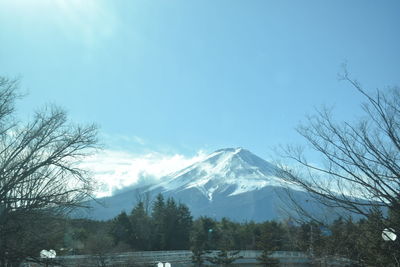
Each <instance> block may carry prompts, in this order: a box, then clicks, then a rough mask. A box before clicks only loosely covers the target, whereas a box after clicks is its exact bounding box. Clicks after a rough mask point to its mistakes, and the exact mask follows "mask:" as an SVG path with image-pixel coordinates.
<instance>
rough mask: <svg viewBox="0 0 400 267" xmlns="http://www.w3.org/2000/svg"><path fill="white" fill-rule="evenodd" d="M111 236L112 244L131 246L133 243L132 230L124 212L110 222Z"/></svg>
mask: <svg viewBox="0 0 400 267" xmlns="http://www.w3.org/2000/svg"><path fill="white" fill-rule="evenodd" d="M110 233H111V236H112V237H113V240H114V244H115V245H118V243H120V242H122V243H126V244H130V245H132V243H133V230H132V225H131V222H130V221H129V218H128V215H126V212H125V211H123V212H121V213H120V214H119V215H118V216H117V217H116V218H115V219H114V220H113V222H112V227H111V231H110Z"/></svg>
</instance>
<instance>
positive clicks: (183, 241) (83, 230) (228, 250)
mask: <svg viewBox="0 0 400 267" xmlns="http://www.w3.org/2000/svg"><path fill="white" fill-rule="evenodd" d="M147 210H148V211H147V212H146V204H145V203H144V202H142V201H140V202H138V203H137V204H136V205H135V206H134V207H133V209H132V210H131V211H130V212H125V211H123V212H121V213H120V214H118V215H117V216H116V217H115V218H113V219H111V220H108V221H93V220H87V219H74V220H72V219H68V222H67V227H66V228H65V229H62V230H60V232H64V233H68V236H69V237H70V239H69V240H66V239H65V238H63V239H60V240H59V241H58V242H59V243H57V242H56V243H54V246H53V247H55V248H58V251H61V250H60V248H61V247H62V248H64V250H63V252H61V253H64V254H92V255H104V254H105V253H111V252H126V251H146V250H148V251H152V250H191V251H192V252H193V259H192V260H193V262H194V263H196V264H198V266H201V263H204V262H205V261H206V260H207V261H209V262H214V263H218V264H228V263H230V262H233V261H234V260H236V259H237V256H236V252H238V251H241V250H261V251H262V256H261V257H260V258H259V259H258V260H259V261H260V262H263V263H265V264H268V265H267V266H274V264H277V262H276V261H275V260H274V259H273V258H271V254H272V253H273V252H274V251H300V252H304V253H307V254H309V255H311V254H312V256H313V257H315V258H316V259H317V258H322V257H325V256H330V257H341V258H347V259H350V260H352V266H391V264H395V262H396V259H397V257H398V253H399V250H398V248H399V243H398V241H393V242H390V241H388V242H387V241H384V240H383V238H382V232H381V231H376V229H377V228H378V227H379V226H377V224H378V223H379V218H380V216H382V215H381V214H380V213H381V211H379V210H376V211H374V212H371V214H372V215H371V216H369V217H368V218H365V219H361V220H358V221H353V220H352V219H351V218H343V217H338V218H337V219H336V220H334V221H333V222H331V223H330V224H325V225H322V224H320V223H318V222H295V221H294V220H291V219H287V220H283V221H265V222H253V221H249V222H234V221H231V220H229V219H228V218H222V219H221V220H217V219H214V218H210V217H199V218H196V219H193V217H192V216H191V214H190V210H189V208H188V207H187V206H186V205H185V204H183V203H179V202H177V201H176V200H175V199H173V198H168V199H164V197H163V196H162V195H161V194H160V195H158V196H157V197H156V198H155V200H154V201H153V203H152V205H151V207H150V208H148V209H147ZM215 250H217V251H219V253H218V255H214V256H212V257H210V256H209V254H208V252H209V251H215ZM394 266H395V265H394Z"/></svg>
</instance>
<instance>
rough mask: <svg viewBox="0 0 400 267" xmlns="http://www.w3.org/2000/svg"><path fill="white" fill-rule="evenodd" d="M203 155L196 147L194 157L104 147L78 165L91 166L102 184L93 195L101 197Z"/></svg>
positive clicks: (179, 168) (158, 177) (160, 175)
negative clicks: (196, 150) (141, 152)
mask: <svg viewBox="0 0 400 267" xmlns="http://www.w3.org/2000/svg"><path fill="white" fill-rule="evenodd" d="M205 156H206V154H205V153H204V152H203V151H199V152H198V153H197V154H196V155H195V156H193V157H187V156H184V155H181V154H163V153H159V152H150V153H146V154H140V155H137V154H133V153H130V152H126V151H116V150H103V151H101V152H99V153H97V154H96V155H93V156H91V157H88V158H86V159H85V160H84V162H83V163H82V164H81V167H82V168H85V169H87V170H90V171H91V172H92V173H93V176H94V178H95V179H96V181H98V182H99V183H100V184H101V186H100V188H99V189H98V191H97V192H96V195H97V196H98V197H101V196H109V195H111V194H112V193H113V192H115V191H118V190H121V189H122V188H124V187H127V186H131V185H134V184H136V183H137V182H138V181H139V179H140V180H141V181H143V180H146V179H153V180H154V179H156V180H158V179H162V177H164V176H166V175H168V174H170V173H173V172H176V171H178V170H181V169H182V168H185V167H187V166H189V165H190V164H193V163H195V162H197V161H199V160H202V159H204V158H205Z"/></svg>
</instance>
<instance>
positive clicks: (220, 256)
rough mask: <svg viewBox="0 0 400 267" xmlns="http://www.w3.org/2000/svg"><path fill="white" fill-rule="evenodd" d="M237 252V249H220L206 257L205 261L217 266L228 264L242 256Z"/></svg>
mask: <svg viewBox="0 0 400 267" xmlns="http://www.w3.org/2000/svg"><path fill="white" fill-rule="evenodd" d="M239 252H240V251H239V250H237V251H228V250H226V249H221V250H220V251H219V252H218V253H217V255H215V256H209V257H207V261H209V262H211V263H213V264H217V265H219V266H230V265H231V264H232V263H233V262H234V261H236V260H237V259H241V258H242V257H241V256H238V254H239Z"/></svg>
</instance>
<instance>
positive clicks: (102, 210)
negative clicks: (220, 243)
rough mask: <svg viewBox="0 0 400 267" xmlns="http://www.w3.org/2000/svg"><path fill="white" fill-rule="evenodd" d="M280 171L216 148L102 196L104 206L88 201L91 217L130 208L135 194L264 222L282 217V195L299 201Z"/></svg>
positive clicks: (195, 211) (198, 212)
mask: <svg viewBox="0 0 400 267" xmlns="http://www.w3.org/2000/svg"><path fill="white" fill-rule="evenodd" d="M282 175H284V172H283V171H282V170H281V169H279V168H278V167H276V166H275V165H273V164H271V163H269V162H267V161H265V160H263V159H261V158H260V157H258V156H256V155H254V154H253V153H251V152H250V151H248V150H246V149H243V148H226V149H220V150H217V151H215V152H213V153H211V154H210V155H208V156H207V157H206V158H205V159H204V160H202V161H199V162H197V163H194V164H192V165H190V166H188V167H186V168H183V169H182V170H180V171H178V172H176V173H172V174H170V175H168V176H167V177H164V179H162V181H163V182H161V183H158V184H154V185H152V186H147V187H140V185H138V186H137V187H136V188H133V189H131V190H129V191H126V192H124V193H121V194H118V195H114V196H112V197H107V198H103V199H101V200H100V201H101V202H103V203H104V206H100V205H98V204H94V205H93V209H92V212H91V217H93V218H96V219H110V218H112V217H114V216H116V215H117V214H118V213H119V212H121V211H122V210H125V211H126V212H130V211H131V210H132V208H133V206H134V205H135V202H136V201H137V199H138V197H137V194H139V193H141V194H143V193H146V192H148V193H149V194H150V195H151V197H152V198H154V197H155V196H156V195H157V194H158V193H162V194H163V195H164V197H165V198H167V197H174V198H175V199H176V200H178V201H180V202H182V203H184V204H186V205H187V206H188V207H189V208H190V210H191V212H192V215H193V216H194V217H198V216H211V217H214V218H222V217H228V218H230V219H233V220H236V221H245V220H247V221H248V220H254V221H264V220H271V219H279V218H283V217H285V216H286V213H285V208H284V205H285V204H284V203H283V202H282V199H285V198H286V197H287V190H290V191H291V193H292V197H295V198H296V199H298V201H299V202H302V203H305V204H306V205H308V204H307V203H306V202H307V201H306V199H307V198H308V196H307V194H306V193H305V192H301V191H297V190H296V189H295V188H294V187H293V186H291V185H289V184H286V183H285V181H284V180H283V179H282V178H281V177H282Z"/></svg>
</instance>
